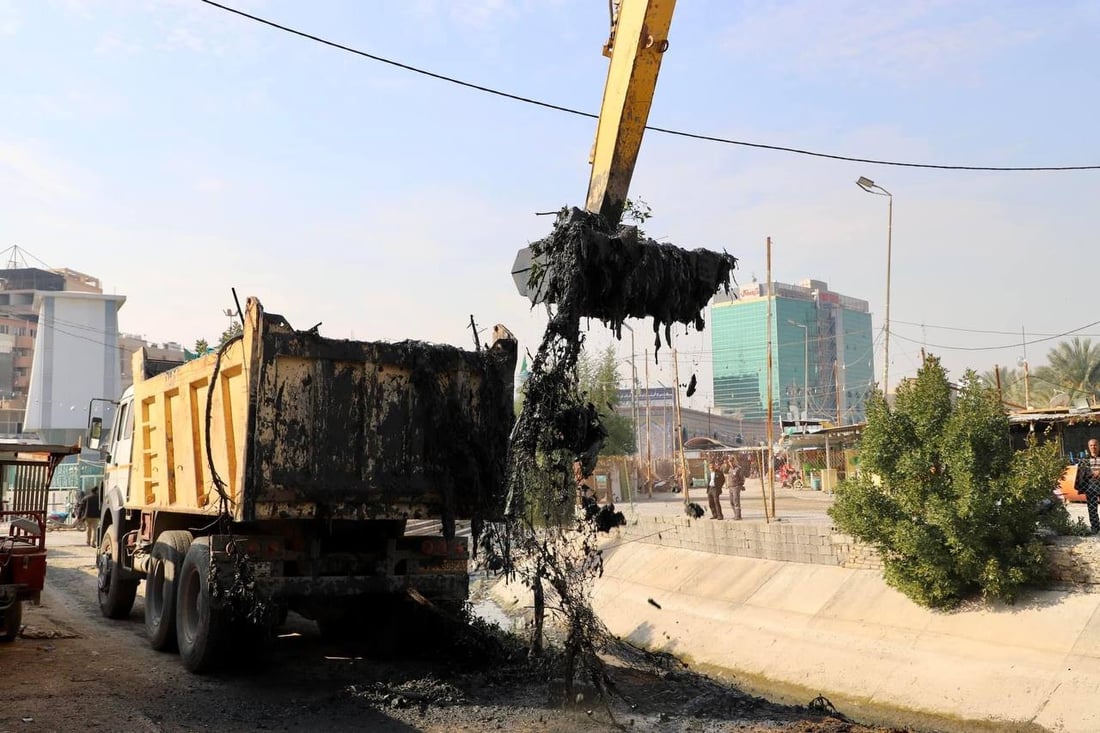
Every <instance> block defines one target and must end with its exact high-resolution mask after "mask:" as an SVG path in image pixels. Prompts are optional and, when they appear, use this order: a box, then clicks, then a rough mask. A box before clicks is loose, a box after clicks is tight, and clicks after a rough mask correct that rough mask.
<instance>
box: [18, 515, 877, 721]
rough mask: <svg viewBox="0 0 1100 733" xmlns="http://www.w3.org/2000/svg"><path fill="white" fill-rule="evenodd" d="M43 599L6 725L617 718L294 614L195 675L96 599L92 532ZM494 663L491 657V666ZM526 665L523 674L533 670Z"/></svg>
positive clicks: (665, 685)
mask: <svg viewBox="0 0 1100 733" xmlns="http://www.w3.org/2000/svg"><path fill="white" fill-rule="evenodd" d="M48 545H49V551H50V556H49V572H48V577H47V587H46V591H45V593H44V595H43V602H42V605H41V606H39V607H34V606H28V607H27V608H26V612H25V614H24V624H25V628H24V632H23V637H22V638H19V639H17V640H16V641H15V642H13V643H11V644H5V645H2V646H0V669H2V670H3V672H4V675H5V679H4V680H3V681H2V682H0V691H2V692H0V696H2V700H3V702H2V704H0V731H35V732H36V733H37V732H38V731H75V730H83V731H97V730H99V731H119V730H125V731H135V732H140V731H200V730H217V731H219V733H231V732H233V731H255V730H265V731H306V730H310V731H312V730H323V731H352V730H355V731H380V732H381V733H390V732H397V731H440V732H442V731H454V730H471V731H482V730H508V731H563V732H564V731H595V730H608V729H609V728H608V722H607V721H608V717H607V714H606V712H605V711H604V710H603V709H601V708H599V707H598V706H594V708H593V709H590V708H588V707H587V704H586V703H585V702H582V704H581V705H580V706H579V708H578V709H577V710H574V711H563V710H561V709H560V708H558V707H557V706H553V705H550V704H548V702H547V700H548V697H549V695H548V690H549V687H548V684H547V682H546V680H545V678H540V677H539V676H538V675H537V674H534V673H532V672H531V671H530V670H529V669H528V667H527V665H525V664H524V663H522V661H520V662H517V664H516V665H514V666H512V665H509V664H501V663H500V661H499V660H493V661H492V663H491V664H485V663H479V660H478V659H476V658H472V657H473V656H475V655H471V654H470V652H469V650H466V651H465V652H464V651H463V650H462V649H447V650H439V651H438V652H436V653H433V654H428V655H424V656H422V657H421V658H419V659H411V660H410V659H405V660H401V661H378V660H372V659H368V658H365V657H364V656H361V655H360V653H358V652H357V650H356V649H355V648H354V647H353V646H342V645H335V644H330V643H326V642H324V641H322V639H321V637H320V635H319V634H318V633H317V631H316V629H315V626H314V624H312V623H311V622H308V621H306V620H304V619H301V618H298V617H296V616H294V615H292V616H291V618H290V619H289V620H288V623H287V626H286V628H285V629H284V630H283V632H282V633H281V634H280V636H279V637H278V638H277V639H275V640H274V641H273V642H272V643H271V644H270V646H269V648H266V649H265V650H263V651H261V652H256V651H252V652H249V653H247V654H244V655H242V656H245V657H246V659H245V661H243V662H241V663H240V664H237V665H235V666H234V668H232V669H230V670H227V671H226V672H224V673H221V674H218V675H212V676H196V675H192V674H190V673H188V672H186V671H185V670H184V669H183V667H182V665H181V664H180V662H179V660H178V658H177V657H176V655H174V654H164V653H158V652H155V651H153V650H152V649H150V648H149V646H148V644H147V642H146V640H145V627H144V622H143V613H144V607H143V602H142V599H141V597H140V596H139V598H138V601H137V603H136V604H135V607H134V610H133V613H132V614H131V616H130V618H129V619H127V620H124V621H108V620H107V619H104V618H102V617H101V616H100V614H99V611H98V608H97V607H96V602H95V565H94V562H95V559H94V554H93V551H92V549H91V548H88V547H85V546H84V545H83V533H78V532H74V531H56V532H50V534H49V537H48ZM482 662H484V660H482ZM525 670H526V671H525ZM621 683H622V686H623V691H624V692H625V693H626V694H627V695H628V696H629V698H630V700H631V701H632V702H617V703H616V704H615V706H614V711H615V713H616V718H617V720H618V721H619V722H620V723H621V724H623V725H624V726H629V727H630V729H631V730H637V731H689V730H690V731H704V732H705V731H726V730H739V731H764V730H768V731H774V730H791V731H801V732H803V733H811V732H824V731H870V730H873V729H868V728H863V727H861V726H852V725H850V724H848V723H846V722H843V721H840V720H836V719H829V718H823V717H821V716H816V715H813V714H811V713H810V712H809V711H807V710H806V709H798V708H786V707H782V706H778V705H774V704H772V703H768V702H767V701H764V700H762V699H760V698H754V697H751V696H749V695H745V694H743V693H740V692H738V691H737V690H735V689H732V688H728V687H724V686H721V685H718V684H717V683H715V682H712V681H710V680H707V679H706V678H703V677H699V676H697V675H693V674H689V673H686V672H682V671H670V672H668V673H665V674H661V675H643V674H634V673H629V674H624V675H622V677H621Z"/></svg>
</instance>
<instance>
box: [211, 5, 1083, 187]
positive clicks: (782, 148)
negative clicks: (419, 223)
mask: <svg viewBox="0 0 1100 733" xmlns="http://www.w3.org/2000/svg"><path fill="white" fill-rule="evenodd" d="M199 2H202V3H205V4H207V5H210V6H212V7H215V8H219V9H220V10H224V11H226V12H228V13H233V14H234V15H238V16H240V17H242V18H247V19H248V20H251V21H254V22H256V23H261V24H263V25H266V26H268V27H271V28H275V29H276V30H280V31H283V32H285V33H290V34H292V35H295V36H299V37H301V38H305V39H308V40H310V41H314V42H316V43H320V44H323V45H325V46H329V47H331V48H335V49H339V50H340V51H346V52H347V53H352V54H355V55H357V56H362V57H364V58H368V59H371V60H372V61H377V62H379V63H383V64H389V65H390V66H396V67H397V68H399V69H404V70H405V71H411V72H413V73H414V74H421V75H423V76H428V77H431V78H433V79H438V80H439V81H445V82H448V83H450V84H457V85H459V86H463V87H466V88H468V89H474V90H476V91H479V92H485V93H486V94H493V95H496V96H498V97H504V98H505V99H511V100H513V101H516V102H523V103H524V104H533V105H536V106H538V107H545V108H547V109H552V110H557V111H558V112H566V113H568V114H572V115H578V116H580V117H588V118H591V119H599V115H598V114H593V113H592V112H584V111H581V110H577V109H572V108H571V107H565V106H562V105H559V104H552V103H550V102H543V101H541V100H538V99H533V98H531V97H525V96H522V95H519V94H512V93H510V92H504V91H501V90H499V89H493V88H492V87H487V86H483V85H481V84H474V83H473V82H469V81H463V80H462V79H457V78H455V77H453V76H447V75H445V74H439V73H436V72H434V71H428V70H427V69H421V68H418V67H416V66H412V65H410V64H405V63H401V62H400V61H394V60H392V59H387V58H385V57H382V56H378V55H377V54H373V53H368V52H367V51H363V50H361V49H358V48H353V47H351V46H345V45H344V44H342V43H337V42H335V41H330V40H328V39H326V38H322V37H320V36H316V35H313V34H312V33H306V32H305V31H300V30H298V29H296V28H291V27H289V26H286V25H282V24H281V23H276V22H274V21H271V20H267V19H266V18H261V17H260V16H258V15H253V14H252V13H246V12H244V11H243V10H238V9H237V8H233V7H230V6H228V5H223V4H221V3H218V2H214V0H199ZM645 129H647V130H652V131H653V132H660V133H664V134H665V135H674V136H676V137H686V138H690V139H692V140H703V141H706V142H714V143H722V144H724V145H738V146H741V147H746V148H756V149H759V150H774V151H777V152H782V153H794V154H796V155H807V156H810V157H814V158H827V159H830V160H842V161H846V162H849V163H866V164H869V165H887V166H894V167H900V168H932V169H936V170H952V171H994V172H1016V173H1020V172H1028V171H1091V170H1100V164H1095V165H1045V166H990V165H954V164H941V163H911V162H903V161H897V160H882V159H878V158H860V157H855V156H848V155H837V154H834V153H821V152H817V151H814V150H806V149H804V148H792V147H788V146H786V145H768V144H766V143H753V142H746V141H744V140H733V139H731V138H725V137H718V136H716V135H704V134H701V133H695V132H685V131H683V130H673V129H670V128H667V127H656V126H654V125H646V128H645Z"/></svg>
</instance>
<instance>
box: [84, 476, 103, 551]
mask: <svg viewBox="0 0 1100 733" xmlns="http://www.w3.org/2000/svg"><path fill="white" fill-rule="evenodd" d="M99 489H100V487H99V486H93V487H92V488H90V489H88V490H87V491H86V492H85V493H84V498H83V499H81V500H80V504H81V507H82V513H83V514H84V541H85V542H87V543H88V546H89V547H95V546H96V529H98V528H99V511H100V508H99Z"/></svg>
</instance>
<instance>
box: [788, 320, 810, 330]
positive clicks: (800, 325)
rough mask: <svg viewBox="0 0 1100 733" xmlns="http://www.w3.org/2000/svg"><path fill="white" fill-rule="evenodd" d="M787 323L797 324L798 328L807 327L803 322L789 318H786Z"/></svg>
mask: <svg viewBox="0 0 1100 733" xmlns="http://www.w3.org/2000/svg"><path fill="white" fill-rule="evenodd" d="M787 323H789V324H791V325H792V326H798V327H799V328H808V326H807V325H806V324H805V323H799V322H798V321H792V320H791V319H790V318H788V319H787Z"/></svg>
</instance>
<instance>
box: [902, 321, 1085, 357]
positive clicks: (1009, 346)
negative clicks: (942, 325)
mask: <svg viewBox="0 0 1100 733" xmlns="http://www.w3.org/2000/svg"><path fill="white" fill-rule="evenodd" d="M1097 324H1100V321H1093V322H1092V323H1086V324H1085V325H1084V326H1078V327H1077V328H1073V329H1070V330H1069V331H1065V332H1063V333H1059V334H1054V335H1053V336H1045V337H1043V338H1038V339H1032V340H1031V341H1017V342H1015V343H1011V344H1006V345H1004V346H944V345H942V344H930V343H927V342H925V341H918V340H916V339H911V338H907V337H905V336H902V335H901V334H900V333H894V334H893V335H894V336H897V337H898V338H899V339H901V340H902V341H908V342H910V343H913V344H918V345H920V346H927V347H930V348H933V349H944V350H947V351H1000V350H1003V349H1013V348H1016V347H1017V346H1031V345H1032V344H1041V343H1043V342H1044V341H1053V340H1054V339H1059V338H1064V337H1066V336H1069V335H1071V334H1074V333H1076V332H1078V331H1083V330H1084V329H1086V328H1092V327H1093V326H1095V325H1097Z"/></svg>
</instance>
